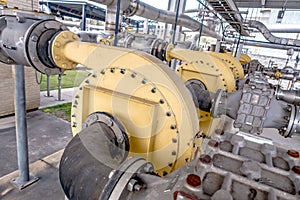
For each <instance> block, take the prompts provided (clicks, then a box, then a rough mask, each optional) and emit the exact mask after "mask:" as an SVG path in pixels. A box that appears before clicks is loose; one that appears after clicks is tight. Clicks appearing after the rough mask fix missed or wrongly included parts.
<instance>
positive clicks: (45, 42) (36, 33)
mask: <svg viewBox="0 0 300 200" xmlns="http://www.w3.org/2000/svg"><path fill="white" fill-rule="evenodd" d="M62 30H66V27H65V26H64V25H62V24H61V23H60V22H58V21H55V20H53V19H48V20H43V21H39V22H37V23H35V24H33V25H32V26H31V27H30V28H29V29H28V31H27V32H26V34H25V46H26V47H27V48H25V49H24V51H25V52H24V53H25V55H26V60H27V62H28V63H29V64H30V65H31V66H32V67H34V68H35V69H36V70H38V71H39V72H41V73H43V74H48V75H56V74H62V73H63V71H62V70H61V69H60V68H58V67H56V66H55V65H54V64H53V63H52V62H51V60H50V58H49V52H48V46H49V40H51V38H52V37H53V35H55V34H56V33H57V32H60V31H62Z"/></svg>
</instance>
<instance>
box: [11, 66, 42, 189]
mask: <svg viewBox="0 0 300 200" xmlns="http://www.w3.org/2000/svg"><path fill="white" fill-rule="evenodd" d="M24 74H25V73H24V66H23V65H14V79H15V80H14V82H15V123H16V140H17V156H18V168H19V177H18V178H16V179H13V180H12V183H13V184H14V185H15V186H17V187H18V188H19V189H23V188H25V187H26V186H28V185H30V184H32V183H33V182H35V181H37V178H33V177H30V176H29V162H28V139H27V120H26V96H25V75H24Z"/></svg>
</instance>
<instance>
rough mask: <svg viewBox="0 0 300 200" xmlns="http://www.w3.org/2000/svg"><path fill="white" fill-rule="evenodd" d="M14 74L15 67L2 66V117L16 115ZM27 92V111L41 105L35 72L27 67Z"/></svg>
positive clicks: (0, 69)
mask: <svg viewBox="0 0 300 200" xmlns="http://www.w3.org/2000/svg"><path fill="white" fill-rule="evenodd" d="M13 77H14V74H13V67H12V66H9V65H5V64H2V63H1V64H0V80H1V81H0V116H4V115H8V114H13V113H14V94H15V92H14V79H13ZM25 90H26V108H27V110H30V109H35V108H38V107H39V105H40V86H39V85H38V84H37V83H36V78H35V70H34V69H33V68H32V67H25Z"/></svg>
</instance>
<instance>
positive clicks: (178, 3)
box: [172, 0, 180, 44]
mask: <svg viewBox="0 0 300 200" xmlns="http://www.w3.org/2000/svg"><path fill="white" fill-rule="evenodd" d="M179 6H180V0H177V5H176V15H175V23H174V29H173V37H172V44H174V43H175V37H176V28H177V23H178V15H179Z"/></svg>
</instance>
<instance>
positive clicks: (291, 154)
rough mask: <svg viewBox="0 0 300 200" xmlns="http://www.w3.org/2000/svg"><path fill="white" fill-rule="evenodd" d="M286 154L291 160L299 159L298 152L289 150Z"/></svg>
mask: <svg viewBox="0 0 300 200" xmlns="http://www.w3.org/2000/svg"><path fill="white" fill-rule="evenodd" d="M287 154H288V155H289V156H291V157H293V158H299V152H298V151H296V150H293V149H290V150H288V152H287Z"/></svg>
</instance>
